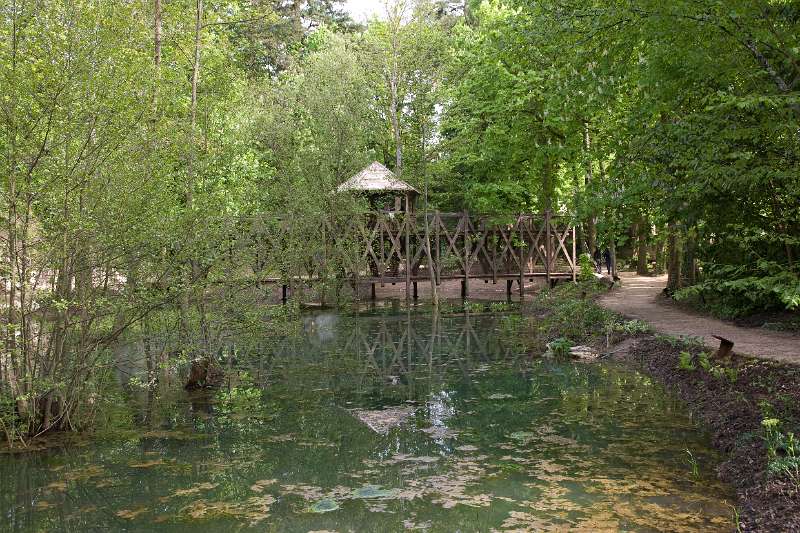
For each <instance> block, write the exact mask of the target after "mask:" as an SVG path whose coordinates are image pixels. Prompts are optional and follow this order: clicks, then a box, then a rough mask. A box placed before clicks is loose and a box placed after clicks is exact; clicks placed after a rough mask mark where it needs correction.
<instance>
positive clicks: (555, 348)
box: [547, 337, 572, 358]
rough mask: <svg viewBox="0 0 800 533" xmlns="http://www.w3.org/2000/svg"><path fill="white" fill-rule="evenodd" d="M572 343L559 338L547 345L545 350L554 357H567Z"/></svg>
mask: <svg viewBox="0 0 800 533" xmlns="http://www.w3.org/2000/svg"><path fill="white" fill-rule="evenodd" d="M571 348H572V342H571V341H570V340H569V339H565V338H563V337H560V338H558V339H555V340H553V341H550V342H549V343H547V350H548V351H549V352H550V353H551V354H553V356H555V357H561V358H566V357H569V354H570V349H571Z"/></svg>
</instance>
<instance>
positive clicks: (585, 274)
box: [578, 254, 595, 281]
mask: <svg viewBox="0 0 800 533" xmlns="http://www.w3.org/2000/svg"><path fill="white" fill-rule="evenodd" d="M579 261H580V274H579V275H578V279H579V280H580V281H591V280H593V279H594V274H595V269H594V261H592V256H591V255H589V254H581V256H580V258H579Z"/></svg>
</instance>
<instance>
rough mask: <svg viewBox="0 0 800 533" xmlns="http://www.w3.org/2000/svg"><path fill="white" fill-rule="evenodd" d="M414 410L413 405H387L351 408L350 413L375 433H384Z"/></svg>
mask: <svg viewBox="0 0 800 533" xmlns="http://www.w3.org/2000/svg"><path fill="white" fill-rule="evenodd" d="M415 410H416V409H415V408H413V407H388V408H386V409H378V410H374V411H369V410H366V409H353V410H352V411H351V413H353V416H355V417H356V418H357V419H359V420H360V421H361V422H363V423H364V424H366V425H367V427H369V428H370V429H371V430H372V431H374V432H375V433H378V434H380V435H386V434H387V433H389V430H391V429H392V428H395V427H398V426H400V425H401V424H402V423H403V422H405V421H406V420H407V419H408V418H409V417H410V416H411V415H413V414H414V411H415Z"/></svg>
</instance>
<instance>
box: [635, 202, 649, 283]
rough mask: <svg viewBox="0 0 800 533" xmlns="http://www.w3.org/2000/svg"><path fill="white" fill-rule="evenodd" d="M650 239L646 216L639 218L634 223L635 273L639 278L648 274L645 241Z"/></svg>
mask: <svg viewBox="0 0 800 533" xmlns="http://www.w3.org/2000/svg"><path fill="white" fill-rule="evenodd" d="M649 237H650V222H649V221H648V220H647V216H646V215H642V216H640V217H639V220H638V222H637V223H636V239H637V244H638V247H637V252H636V273H637V274H639V275H640V276H646V275H648V274H649V272H648V270H647V241H648V239H649Z"/></svg>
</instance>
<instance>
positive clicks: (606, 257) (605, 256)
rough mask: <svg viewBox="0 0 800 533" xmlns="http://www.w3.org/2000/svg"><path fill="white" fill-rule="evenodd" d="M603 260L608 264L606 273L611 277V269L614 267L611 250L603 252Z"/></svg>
mask: <svg viewBox="0 0 800 533" xmlns="http://www.w3.org/2000/svg"><path fill="white" fill-rule="evenodd" d="M603 259H604V260H605V262H606V272H607V273H608V275H609V276H610V275H611V267H612V265H611V250H609V249H608V248H606V249H605V250H603Z"/></svg>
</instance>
